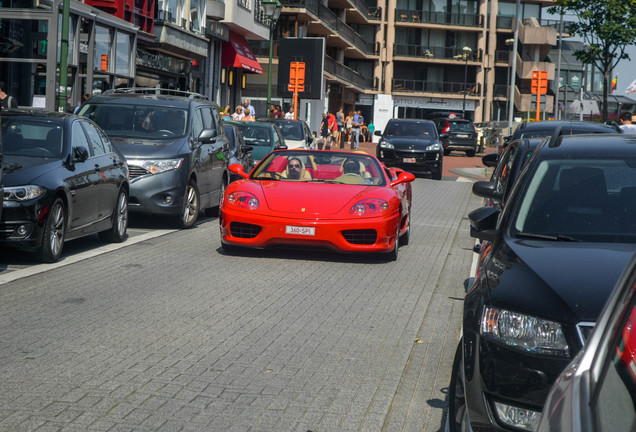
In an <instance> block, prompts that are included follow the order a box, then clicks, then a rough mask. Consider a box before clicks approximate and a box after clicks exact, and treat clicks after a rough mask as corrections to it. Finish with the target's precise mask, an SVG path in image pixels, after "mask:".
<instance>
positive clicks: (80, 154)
mask: <svg viewBox="0 0 636 432" xmlns="http://www.w3.org/2000/svg"><path fill="white" fill-rule="evenodd" d="M86 159H88V149H87V148H86V147H84V146H79V147H73V162H84V161H86Z"/></svg>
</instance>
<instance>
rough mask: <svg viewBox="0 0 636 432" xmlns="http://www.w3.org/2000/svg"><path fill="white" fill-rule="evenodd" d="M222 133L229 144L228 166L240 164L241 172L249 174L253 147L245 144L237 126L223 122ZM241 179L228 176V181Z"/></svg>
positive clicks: (251, 165)
mask: <svg viewBox="0 0 636 432" xmlns="http://www.w3.org/2000/svg"><path fill="white" fill-rule="evenodd" d="M223 131H224V132H225V136H226V137H227V139H228V140H229V142H230V157H229V162H228V164H229V165H233V164H241V166H243V171H245V172H246V173H249V172H251V171H252V168H254V158H253V157H252V152H253V150H254V147H252V146H249V145H247V144H245V141H244V140H243V135H241V131H240V130H239V128H238V127H237V126H235V125H230V124H227V123H225V122H224V123H223ZM241 178H243V177H241V176H240V175H238V174H232V173H231V174H230V181H234V180H238V179H241Z"/></svg>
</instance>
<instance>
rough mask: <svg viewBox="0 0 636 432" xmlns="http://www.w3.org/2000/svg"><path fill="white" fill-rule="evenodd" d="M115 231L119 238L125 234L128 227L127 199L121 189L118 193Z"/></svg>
mask: <svg viewBox="0 0 636 432" xmlns="http://www.w3.org/2000/svg"><path fill="white" fill-rule="evenodd" d="M117 204H118V205H117V216H116V217H117V220H116V222H115V223H116V224H117V233H118V234H119V237H120V238H123V237H124V236H125V235H126V230H127V229H128V199H127V198H126V193H124V192H123V191H122V192H121V193H120V194H119V202H118V203H117Z"/></svg>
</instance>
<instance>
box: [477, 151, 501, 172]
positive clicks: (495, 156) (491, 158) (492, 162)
mask: <svg viewBox="0 0 636 432" xmlns="http://www.w3.org/2000/svg"><path fill="white" fill-rule="evenodd" d="M498 162H499V153H488V154H487V155H485V156H483V157H482V158H481V163H483V164H484V166H487V167H490V168H494V167H496V166H497V163H498Z"/></svg>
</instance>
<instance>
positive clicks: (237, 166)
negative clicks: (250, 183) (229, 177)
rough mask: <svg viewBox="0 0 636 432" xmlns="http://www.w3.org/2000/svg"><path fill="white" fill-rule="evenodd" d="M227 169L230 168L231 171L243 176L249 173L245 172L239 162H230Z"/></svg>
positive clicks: (247, 175)
mask: <svg viewBox="0 0 636 432" xmlns="http://www.w3.org/2000/svg"><path fill="white" fill-rule="evenodd" d="M227 169H228V170H230V172H231V173H233V174H238V175H240V176H241V177H243V178H247V177H249V174H247V173H246V172H245V170H244V169H243V165H241V164H237V163H236V164H232V165H230V166H229V167H228V168H227Z"/></svg>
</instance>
